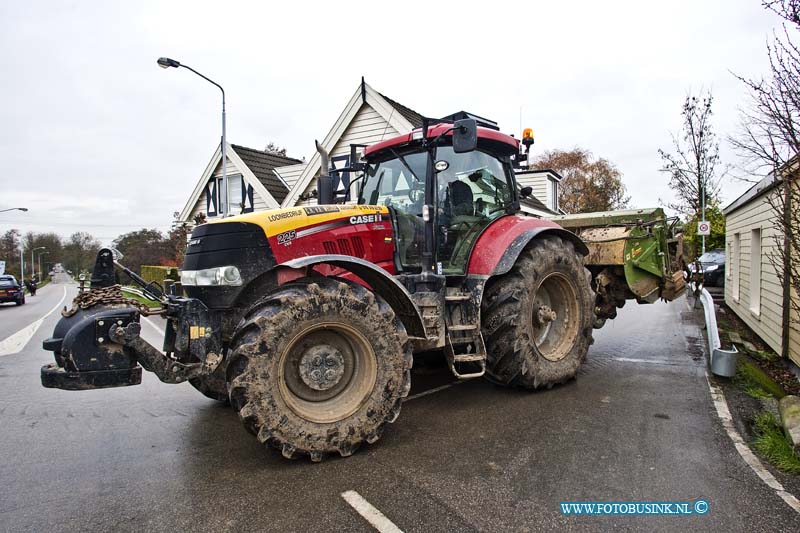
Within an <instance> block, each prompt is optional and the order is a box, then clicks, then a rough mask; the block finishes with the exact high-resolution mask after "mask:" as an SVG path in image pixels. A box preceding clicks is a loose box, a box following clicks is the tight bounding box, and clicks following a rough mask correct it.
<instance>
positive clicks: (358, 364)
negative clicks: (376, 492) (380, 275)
mask: <svg viewBox="0 0 800 533" xmlns="http://www.w3.org/2000/svg"><path fill="white" fill-rule="evenodd" d="M411 364H412V359H411V348H410V344H409V343H408V336H407V334H406V332H405V328H404V327H403V325H402V323H401V322H400V320H398V319H397V318H396V317H395V314H394V311H392V309H391V307H389V305H388V304H387V303H386V302H385V301H383V299H381V298H380V297H379V296H377V295H375V294H374V293H372V292H371V291H369V290H368V289H366V288H364V287H363V286H361V285H357V284H355V283H351V282H346V281H343V280H337V279H333V278H307V279H302V280H298V281H295V282H292V283H289V284H286V285H282V286H280V287H278V288H277V289H275V291H274V292H273V293H272V294H270V295H268V296H267V297H266V298H264V299H262V300H261V301H260V302H258V303H256V304H255V305H254V306H253V308H251V310H250V311H249V312H248V314H247V315H246V316H245V317H244V319H243V321H242V323H241V324H240V325H239V326H238V328H237V332H236V333H235V335H234V341H233V352H232V354H231V359H230V363H229V365H228V388H229V393H230V401H231V404H232V405H233V407H234V409H236V410H237V411H238V413H239V417H240V418H241V420H242V422H243V424H244V426H245V428H246V429H247V430H248V431H250V432H251V433H253V434H255V435H256V436H257V438H258V440H259V441H260V442H261V443H263V444H265V445H267V446H272V447H274V448H277V449H279V450H281V452H282V453H283V455H284V456H285V457H287V458H290V459H291V458H295V457H297V456H300V455H309V456H310V457H311V460H312V461H320V460H321V459H322V458H323V457H324V456H325V455H327V454H331V453H338V454H339V455H341V456H343V457H346V456H349V455H351V454H352V453H353V452H354V451H355V450H356V449H358V447H359V446H361V445H362V444H363V443H364V442H365V441H366V442H369V443H373V442H375V441H376V440H378V438H379V437H380V435H381V434H382V432H383V429H384V426H385V425H386V423H388V422H394V420H395V419H396V418H397V416H398V415H399V413H400V406H401V401H402V399H403V398H404V397H405V396H407V395H408V391H409V389H410V388H411V374H410V369H411Z"/></svg>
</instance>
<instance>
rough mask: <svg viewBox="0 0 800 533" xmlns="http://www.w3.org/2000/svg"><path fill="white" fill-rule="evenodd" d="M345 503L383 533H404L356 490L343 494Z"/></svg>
mask: <svg viewBox="0 0 800 533" xmlns="http://www.w3.org/2000/svg"><path fill="white" fill-rule="evenodd" d="M341 496H342V498H344V501H346V502H347V503H349V504H350V507H352V508H353V509H355V510H356V512H357V513H358V514H360V515H361V516H363V517H364V519H365V520H366V521H367V522H369V523H370V524H371V525H372V527H374V528H375V529H377V530H378V531H380V532H381V533H403V530H402V529H400V528H399V527H397V526H396V525H394V522H392V521H391V520H389V519H388V518H386V515H384V514H383V513H382V512H380V511H379V510H377V509H376V508H375V507H373V506H372V504H371V503H369V502H368V501H367V500H365V499H364V498H363V497H362V496H361V495H360V494H359V493H357V492H356V491H354V490H348V491H347V492H343V493H342V494H341Z"/></svg>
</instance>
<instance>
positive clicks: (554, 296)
mask: <svg viewBox="0 0 800 533" xmlns="http://www.w3.org/2000/svg"><path fill="white" fill-rule="evenodd" d="M578 312H579V302H578V292H577V291H576V289H575V287H574V285H573V283H572V281H571V280H570V279H569V278H568V277H567V276H565V275H564V274H561V273H559V272H554V273H552V274H550V275H548V276H546V277H545V278H544V279H543V280H542V282H541V283H540V284H539V287H538V288H537V289H536V296H535V298H534V303H533V312H532V317H531V322H532V326H533V332H534V335H533V339H534V344H535V345H536V349H537V350H538V352H539V353H540V354H541V355H542V357H544V358H545V359H547V360H548V361H553V362H555V361H560V360H562V359H564V358H565V357H566V356H567V355H569V353H570V351H571V350H572V347H573V345H574V344H575V339H576V337H577V335H578V326H579V324H578Z"/></svg>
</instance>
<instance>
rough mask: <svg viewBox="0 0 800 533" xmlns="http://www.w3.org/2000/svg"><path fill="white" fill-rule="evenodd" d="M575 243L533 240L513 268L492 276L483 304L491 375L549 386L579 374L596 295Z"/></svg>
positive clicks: (501, 380) (498, 379)
mask: <svg viewBox="0 0 800 533" xmlns="http://www.w3.org/2000/svg"><path fill="white" fill-rule="evenodd" d="M590 279H591V274H590V272H589V271H588V270H587V269H586V268H585V267H584V266H583V259H582V256H581V255H580V253H579V252H578V251H577V250H576V249H575V246H574V245H573V244H572V243H571V242H568V241H566V240H564V239H562V238H560V237H556V236H547V237H543V238H540V239H536V240H534V241H533V242H532V243H530V244H529V245H528V247H527V248H526V249H525V250H523V252H522V253H521V254H520V256H519V258H518V259H517V262H516V264H515V265H514V267H513V268H512V269H511V271H510V272H508V273H507V274H504V275H502V276H499V277H497V278H495V279H493V280H490V282H489V284H488V287H487V289H486V293H485V294H484V297H483V302H482V306H481V307H482V310H481V313H482V331H483V336H484V340H485V342H486V351H487V361H486V362H487V364H486V377H487V378H488V379H489V380H490V381H492V382H494V383H497V384H500V385H509V386H517V387H521V388H524V389H538V388H541V387H547V388H550V387H552V386H553V385H555V384H558V383H563V382H565V381H567V380H569V379H571V378H573V377H575V375H576V374H577V372H578V368H579V367H580V365H581V364H582V363H583V362H584V361H585V359H586V354H587V352H588V350H589V346H590V345H591V344H592V329H593V328H592V326H593V324H594V321H595V316H594V301H595V294H594V291H593V290H592V288H591V284H590Z"/></svg>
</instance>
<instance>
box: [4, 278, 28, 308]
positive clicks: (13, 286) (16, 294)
mask: <svg viewBox="0 0 800 533" xmlns="http://www.w3.org/2000/svg"><path fill="white" fill-rule="evenodd" d="M7 302H14V303H15V304H17V305H22V304H24V303H25V291H24V290H22V287H20V285H19V283H17V279H16V278H15V277H14V276H8V275H3V276H0V303H7Z"/></svg>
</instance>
